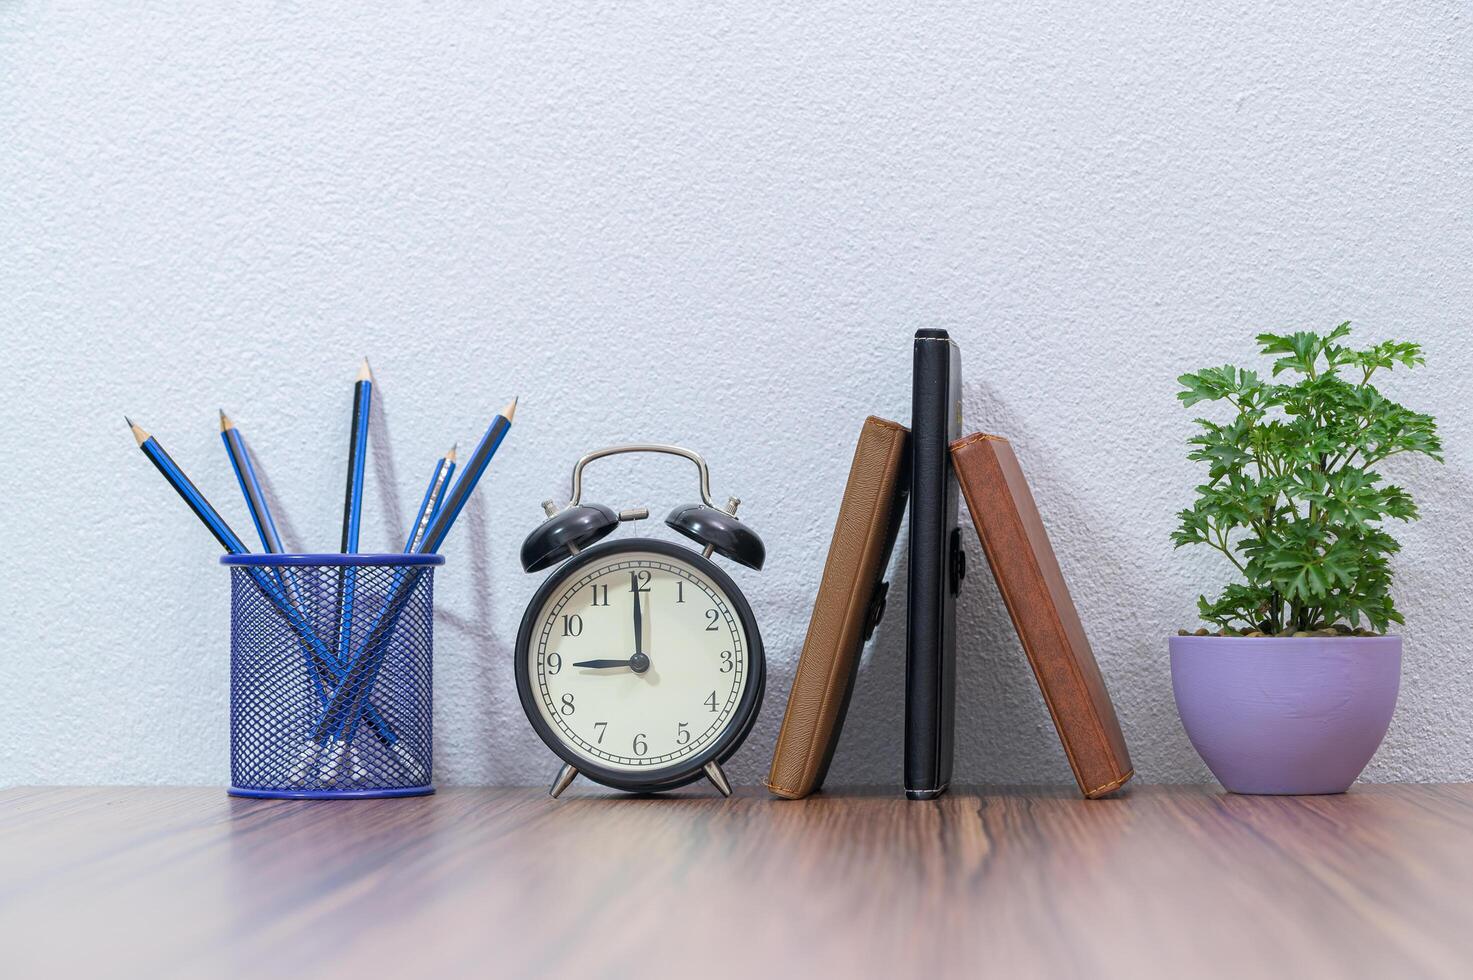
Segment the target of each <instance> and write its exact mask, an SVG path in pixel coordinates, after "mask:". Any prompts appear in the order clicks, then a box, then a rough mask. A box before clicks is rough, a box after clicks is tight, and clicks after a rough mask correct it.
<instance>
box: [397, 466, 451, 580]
mask: <svg viewBox="0 0 1473 980" xmlns="http://www.w3.org/2000/svg"><path fill="white" fill-rule="evenodd" d="M454 474H455V446H451V447H450V451H449V452H448V453H446V454H445V455H444V456H443V457H441V458H440V459H438V460H436V461H435V470H434V472H433V473H431V474H430V485H429V486H427V487H425V497H424V500H421V501H420V503H419V513H417V514H415V515H414V523H413V524H412V525H410V528H409V539H408V540H407V541H405V542H404V553H405V554H406V555H408V554H413V553H414V549H415V548H416V547H417V546H418V545H419V542H420V539H421V538H423V537H424V533H425V529H426V528H428V527H429V526H430V521H431V520H433V519H434V517H435V514H436V513H438V512H439V510H440V507H441V506H442V505H443V504H444V503H445V490H446V489H447V488H448V487H449V486H450V477H451V476H453V475H454Z"/></svg>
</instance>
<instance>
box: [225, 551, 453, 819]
mask: <svg viewBox="0 0 1473 980" xmlns="http://www.w3.org/2000/svg"><path fill="white" fill-rule="evenodd" d="M220 561H221V564H223V565H226V566H228V567H230V569H231V638H230V770H231V787H230V793H231V794H232V795H235V796H257V797H274V798H281V797H286V798H293V799H345V798H363V797H382V796H415V795H423V794H427V793H432V792H434V787H433V785H432V784H431V782H430V779H431V771H432V764H433V757H432V747H433V712H432V693H433V690H432V680H431V675H432V663H433V623H434V615H433V605H434V604H433V584H434V567H435V566H437V565H441V564H443V563H444V561H445V559H444V558H443V557H442V556H440V555H403V554H400V555H357V554H352V555H345V554H322V555H275V554H272V555H226V556H224V557H223V558H221V559H220ZM347 574H352V575H353V577H354V585H353V588H354V594H355V601H354V604H353V607H352V616H351V618H350V619H347V620H343V621H340V619H339V617H340V616H342V610H341V608H340V605H339V597H340V596H341V590H342V587H343V579H344V577H345V575H347ZM340 628H341V632H340Z"/></svg>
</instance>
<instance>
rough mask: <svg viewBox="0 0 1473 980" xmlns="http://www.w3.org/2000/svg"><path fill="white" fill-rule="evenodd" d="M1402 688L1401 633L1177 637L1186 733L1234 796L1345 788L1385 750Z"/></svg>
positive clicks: (1175, 673) (1175, 669) (1174, 654)
mask: <svg viewBox="0 0 1473 980" xmlns="http://www.w3.org/2000/svg"><path fill="white" fill-rule="evenodd" d="M1400 685H1401V637H1399V636H1366V637H1360V636H1339V637H1328V636H1325V637H1319V636H1316V637H1298V638H1292V637H1262V638H1259V637H1251V638H1250V637H1222V636H1173V637H1172V638H1171V686H1172V690H1173V691H1175V693H1176V710H1177V712H1178V713H1180V715H1181V721H1182V725H1183V726H1184V727H1185V728H1186V730H1187V737H1188V738H1190V739H1191V740H1192V746H1193V747H1194V748H1195V749H1196V750H1197V754H1198V755H1200V756H1201V757H1202V761H1203V762H1206V763H1207V768H1209V769H1211V770H1212V774H1213V775H1214V776H1216V777H1217V779H1218V782H1220V783H1222V785H1223V786H1224V787H1225V788H1226V789H1228V790H1229V791H1230V792H1233V793H1257V794H1275V795H1306V796H1307V795H1311V794H1318V793H1343V792H1345V791H1346V790H1347V789H1349V788H1350V785H1351V784H1352V783H1354V782H1355V780H1356V777H1357V776H1359V775H1360V773H1361V770H1362V769H1364V768H1365V767H1366V763H1368V762H1370V761H1371V756H1373V755H1375V754H1376V749H1377V747H1379V746H1380V744H1381V739H1382V738H1383V737H1384V736H1385V735H1386V729H1387V727H1388V726H1389V725H1390V724H1391V713H1392V711H1393V710H1395V708H1396V693H1397V689H1398V688H1399V687H1400Z"/></svg>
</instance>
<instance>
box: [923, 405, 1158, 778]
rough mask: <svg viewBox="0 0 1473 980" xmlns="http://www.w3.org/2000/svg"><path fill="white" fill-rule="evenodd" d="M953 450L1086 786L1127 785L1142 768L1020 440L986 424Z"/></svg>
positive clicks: (1003, 588) (997, 574) (1016, 624)
mask: <svg viewBox="0 0 1473 980" xmlns="http://www.w3.org/2000/svg"><path fill="white" fill-rule="evenodd" d="M951 459H952V463H953V464H954V466H955V469H956V477H957V480H958V481H959V482H960V483H961V487H962V493H963V495H965V497H966V499H967V509H968V510H970V511H971V512H972V522H973V523H974V524H975V525H976V526H977V536H978V537H979V538H981V539H982V550H983V551H984V552H986V554H987V563H988V565H990V566H991V567H992V577H993V578H994V579H996V581H997V588H998V591H999V592H1001V593H1002V598H1003V601H1004V602H1005V603H1006V604H1007V607H1008V615H1010V616H1011V617H1012V619H1013V628H1014V629H1016V630H1017V631H1018V639H1019V640H1020V641H1022V644H1023V652H1024V653H1026V654H1027V655H1028V662H1029V664H1031V665H1032V666H1033V676H1034V677H1035V678H1037V679H1038V687H1039V690H1041V691H1042V692H1043V700H1044V701H1045V702H1046V703H1047V704H1048V710H1049V714H1050V715H1052V716H1053V719H1054V728H1056V729H1057V730H1058V732H1059V740H1060V741H1061V742H1063V743H1064V753H1065V754H1066V755H1068V757H1069V765H1070V766H1071V767H1073V769H1074V778H1075V779H1077V780H1078V781H1079V789H1080V791H1081V792H1082V793H1084V795H1085V796H1087V797H1089V798H1091V799H1093V798H1094V797H1097V796H1104V795H1105V794H1107V793H1110V792H1112V791H1113V790H1116V789H1119V788H1120V787H1121V786H1122V785H1123V784H1124V783H1125V781H1126V780H1128V779H1129V778H1130V777H1131V776H1133V775H1135V771H1134V770H1133V769H1132V768H1131V766H1130V753H1129V752H1128V751H1127V750H1126V748H1125V736H1124V735H1122V734H1121V733H1120V722H1119V720H1118V719H1117V718H1116V717H1115V706H1114V705H1113V704H1111V703H1110V693H1109V692H1108V691H1107V690H1106V689H1105V679H1104V678H1103V677H1101V676H1100V668H1099V665H1098V664H1096V663H1095V657H1094V652H1093V651H1091V650H1090V647H1089V640H1088V639H1087V638H1086V637H1085V635H1084V625H1083V624H1082V623H1081V622H1080V621H1079V613H1078V612H1077V611H1076V610H1075V608H1074V600H1073V599H1071V598H1070V597H1069V587H1068V586H1067V585H1065V584H1064V575H1063V573H1062V572H1060V571H1059V562H1058V560H1057V559H1056V558H1054V549H1053V547H1052V546H1051V545H1050V544H1049V540H1048V532H1047V531H1045V530H1044V527H1043V520H1042V519H1041V518H1040V517H1039V516H1038V507H1037V506H1036V505H1035V504H1034V503H1033V493H1032V491H1030V490H1029V489H1028V481H1027V480H1026V479H1025V478H1024V477H1023V470H1022V469H1021V468H1020V467H1019V466H1018V458H1017V457H1016V456H1014V455H1013V447H1012V446H1010V445H1008V441H1007V440H1006V439H1003V438H1000V437H998V436H989V435H985V434H984V433H981V432H978V433H975V434H974V435H970V436H966V437H965V438H962V439H958V440H957V441H956V442H953V443H952V444H951Z"/></svg>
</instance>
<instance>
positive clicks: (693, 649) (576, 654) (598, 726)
mask: <svg viewBox="0 0 1473 980" xmlns="http://www.w3.org/2000/svg"><path fill="white" fill-rule="evenodd" d="M626 604H627V605H626ZM536 624H537V625H536V626H535V628H534V632H533V635H532V637H531V643H529V644H528V647H529V648H528V649H527V650H526V653H525V656H526V657H527V659H528V661H529V662H528V663H527V665H526V668H527V669H528V673H529V677H530V679H531V680H532V684H533V690H532V694H533V700H534V701H535V702H536V706H537V709H538V712H539V714H540V715H541V716H542V719H543V720H544V721H545V722H546V723H547V724H548V726H549V727H550V728H551V730H552V732H553V733H554V734H555V735H556V737H557V738H558V739H559V741H561V742H563V744H564V745H565V746H566V747H567V748H568V749H570V750H571V751H572V752H574V753H575V754H576V755H578V756H581V757H583V758H585V759H587V760H588V761H590V762H593V763H596V764H597V765H600V766H603V767H605V768H608V769H614V770H619V771H628V772H642V771H652V770H656V769H662V768H667V767H670V766H672V765H677V764H678V763H679V762H680V761H681V760H682V759H686V758H693V757H695V756H696V755H699V754H700V753H701V752H703V751H705V750H706V749H707V748H709V747H711V746H712V745H713V744H714V743H715V742H716V741H717V740H718V739H720V738H721V736H722V734H723V733H724V732H726V731H727V730H728V729H729V728H730V726H731V725H732V724H733V723H734V722H735V721H736V720H737V719H736V717H735V716H736V711H737V707H738V705H739V704H740V703H741V700H742V695H743V693H744V692H745V690H746V688H747V685H748V684H749V683H750V682H751V680H752V678H753V672H752V665H751V663H750V662H749V650H750V644H749V642H748V638H747V636H746V633H745V629H744V628H743V626H742V623H741V620H740V618H739V617H738V616H737V615H736V614H735V611H734V603H733V601H732V599H731V598H730V597H729V596H727V595H726V593H725V592H724V591H723V590H722V588H721V587H720V586H719V585H718V584H717V583H716V582H714V581H712V580H711V579H710V578H709V577H708V576H707V575H706V574H704V573H703V572H702V571H700V570H699V568H698V567H696V566H694V565H692V564H688V563H686V562H684V561H682V560H680V559H678V558H674V557H671V556H668V555H665V554H660V553H657V552H644V551H624V552H615V553H611V554H610V555H608V556H607V558H605V559H604V560H601V561H597V562H595V563H593V564H591V565H589V566H587V567H585V568H582V569H579V570H578V573H577V574H575V575H573V576H571V577H569V579H568V580H567V581H565V582H562V583H560V586H559V587H558V588H557V590H556V591H555V592H554V593H553V594H552V595H551V596H550V597H549V598H548V599H547V601H546V602H545V603H544V604H543V607H542V609H541V610H539V612H538V615H537V619H536ZM631 626H632V629H633V633H634V635H633V637H632V638H631V637H630V635H629V634H630V630H631ZM621 647H622V648H623V649H622V651H621V649H620V648H621ZM631 647H632V650H631ZM621 653H622V654H623V655H622V656H621V655H619V654H621ZM569 705H571V706H572V710H569V708H568V706H569Z"/></svg>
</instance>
